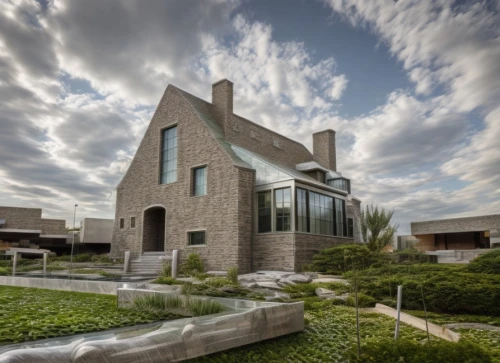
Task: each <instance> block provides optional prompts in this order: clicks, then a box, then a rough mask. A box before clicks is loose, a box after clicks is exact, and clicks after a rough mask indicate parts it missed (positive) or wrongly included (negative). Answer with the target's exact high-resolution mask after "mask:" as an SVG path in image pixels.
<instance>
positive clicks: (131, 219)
mask: <svg viewBox="0 0 500 363" xmlns="http://www.w3.org/2000/svg"><path fill="white" fill-rule="evenodd" d="M130 228H135V217H130Z"/></svg>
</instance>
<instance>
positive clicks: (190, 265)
mask: <svg viewBox="0 0 500 363" xmlns="http://www.w3.org/2000/svg"><path fill="white" fill-rule="evenodd" d="M180 271H181V272H182V273H183V274H184V275H188V276H196V275H197V274H202V273H204V272H205V267H204V266H203V261H202V260H201V258H200V255H198V254H196V253H191V254H190V255H189V256H188V258H187V259H186V260H185V261H184V262H183V263H182V265H181V267H180Z"/></svg>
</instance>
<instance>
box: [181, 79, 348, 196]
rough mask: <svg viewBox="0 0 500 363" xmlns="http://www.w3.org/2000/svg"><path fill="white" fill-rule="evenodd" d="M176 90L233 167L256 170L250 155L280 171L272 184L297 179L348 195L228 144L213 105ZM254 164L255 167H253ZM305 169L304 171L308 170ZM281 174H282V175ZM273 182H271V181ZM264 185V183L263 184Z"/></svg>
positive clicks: (299, 172)
mask: <svg viewBox="0 0 500 363" xmlns="http://www.w3.org/2000/svg"><path fill="white" fill-rule="evenodd" d="M172 87H173V88H175V90H176V91H178V92H179V93H180V94H181V95H182V96H183V98H184V99H185V100H186V101H187V102H188V103H189V104H190V105H191V106H192V107H193V110H194V111H195V112H196V114H197V115H198V117H199V118H200V120H202V121H203V122H204V123H205V125H206V126H207V127H208V129H209V131H210V133H211V134H212V136H213V137H214V139H215V140H216V141H217V142H218V143H219V145H220V146H221V147H222V149H223V150H225V151H226V152H227V154H228V155H229V156H230V157H231V159H232V161H233V165H235V166H237V167H241V168H245V169H253V170H256V167H255V164H254V163H252V162H251V161H250V160H249V159H248V158H245V156H244V154H247V155H249V156H250V157H251V158H254V159H256V160H259V161H261V162H264V163H265V164H267V165H269V167H271V168H274V169H276V170H278V174H277V178H276V180H273V181H272V182H276V181H280V180H288V179H295V180H298V181H301V182H304V183H306V184H310V185H314V186H317V187H320V188H322V189H325V190H329V191H332V192H336V193H339V194H343V195H344V194H345V195H346V194H347V193H346V192H345V191H343V190H339V189H336V188H332V187H330V186H328V185H326V184H324V183H321V182H319V181H317V180H316V179H314V178H312V177H310V176H308V175H306V174H304V173H302V172H301V171H299V170H296V169H292V168H290V167H288V166H286V165H283V164H279V163H277V162H275V161H271V160H269V159H268V158H266V157H265V156H263V155H260V154H255V153H254V152H251V151H249V150H247V149H245V148H242V147H241V146H236V145H232V144H230V143H228V142H227V141H226V140H225V139H224V133H223V132H222V129H221V127H220V125H219V124H218V123H217V121H216V120H215V118H214V117H213V116H212V110H213V105H212V104H211V103H208V102H206V101H204V100H202V99H200V98H198V97H196V96H193V95H192V94H190V93H188V92H186V91H183V90H181V89H180V88H177V87H175V86H172ZM252 164H253V165H252ZM298 165H303V166H304V167H305V168H306V169H307V167H310V166H314V168H315V169H320V170H324V171H326V172H328V174H329V176H330V177H332V178H335V177H340V176H341V174H340V173H335V172H332V171H330V170H327V169H325V168H323V167H321V166H320V165H319V164H318V163H316V162H315V161H311V162H307V163H302V164H298ZM306 169H304V170H306ZM257 172H258V170H257ZM280 173H281V174H280ZM269 182H271V181H269ZM261 184H262V183H261Z"/></svg>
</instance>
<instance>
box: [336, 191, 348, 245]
mask: <svg viewBox="0 0 500 363" xmlns="http://www.w3.org/2000/svg"><path fill="white" fill-rule="evenodd" d="M335 235H336V236H344V237H346V236H347V223H346V220H345V201H344V200H342V199H337V198H335Z"/></svg>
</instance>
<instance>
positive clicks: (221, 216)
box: [111, 79, 360, 273]
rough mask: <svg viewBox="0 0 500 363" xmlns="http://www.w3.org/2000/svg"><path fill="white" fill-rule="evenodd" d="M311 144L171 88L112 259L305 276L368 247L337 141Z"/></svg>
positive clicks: (124, 184) (216, 88) (151, 131)
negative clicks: (164, 257) (346, 248)
mask: <svg viewBox="0 0 500 363" xmlns="http://www.w3.org/2000/svg"><path fill="white" fill-rule="evenodd" d="M312 137H313V153H311V152H310V151H309V150H308V149H307V148H306V147H305V146H304V145H302V144H300V143H298V142H296V141H293V140H291V139H289V138H286V137H284V136H282V135H280V134H278V133H276V132H273V131H271V130H269V129H266V128H264V127H262V126H260V125H258V124H256V123H254V122H252V121H249V120H247V119H245V118H243V117H241V116H238V115H236V114H234V113H233V83H232V82H230V81H228V80H226V79H224V80H221V81H219V82H217V83H215V84H213V85H212V103H209V102H206V101H204V100H202V99H200V98H198V97H195V96H193V95H191V94H189V93H187V92H185V91H183V90H181V89H179V88H177V87H175V86H172V85H169V86H168V87H167V89H166V91H165V93H164V95H163V97H162V99H161V101H160V103H159V105H158V107H157V109H156V111H155V113H154V116H153V118H152V120H151V122H150V124H149V127H148V129H147V131H146V133H145V135H144V138H143V139H142V141H141V143H140V145H139V148H138V150H137V152H136V154H135V157H134V159H133V161H132V162H131V164H130V166H129V169H128V171H127V172H126V174H125V176H124V177H123V179H122V181H121V182H120V184H119V185H118V187H117V200H116V215H115V224H114V228H113V239H112V245H111V255H112V256H115V257H120V256H123V254H124V252H125V251H127V250H129V251H131V254H132V256H133V257H135V258H137V257H139V256H141V255H143V254H145V253H146V254H147V253H151V252H160V253H164V252H168V251H171V250H174V249H177V250H179V257H180V259H181V261H182V260H183V259H185V258H186V257H187V256H188V255H189V254H191V253H198V254H199V255H200V256H201V257H202V259H203V260H204V262H205V266H206V267H207V269H208V270H226V269H227V268H229V267H232V266H237V267H238V268H239V271H240V273H245V272H250V271H256V270H283V271H293V270H296V271H297V270H300V269H301V268H302V266H303V265H305V264H308V263H310V262H311V261H312V256H313V254H315V253H317V252H318V251H320V250H322V249H324V248H327V247H331V246H334V245H337V244H341V243H353V242H354V241H357V240H359V239H360V238H359V235H360V231H359V215H360V201H359V200H358V199H356V198H355V197H353V196H352V195H351V190H350V189H351V186H350V180H349V179H346V178H344V177H343V176H342V175H341V174H340V173H339V172H338V171H337V170H336V169H337V168H336V152H335V132H334V131H333V130H325V131H321V132H317V133H315V134H313V135H312Z"/></svg>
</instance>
